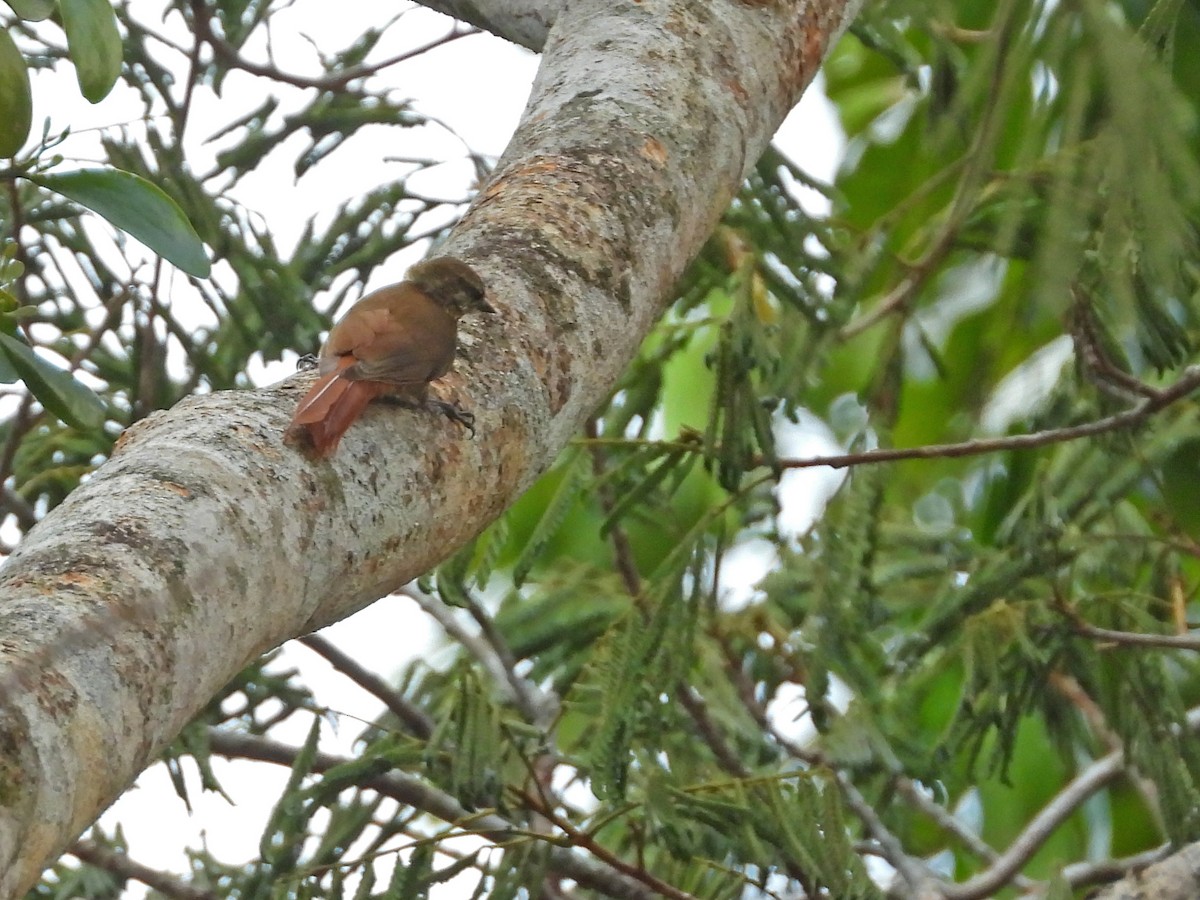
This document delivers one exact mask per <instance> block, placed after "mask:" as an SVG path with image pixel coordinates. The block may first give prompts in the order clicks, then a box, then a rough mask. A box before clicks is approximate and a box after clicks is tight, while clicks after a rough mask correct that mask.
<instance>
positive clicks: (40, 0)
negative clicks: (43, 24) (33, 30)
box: [5, 0, 55, 22]
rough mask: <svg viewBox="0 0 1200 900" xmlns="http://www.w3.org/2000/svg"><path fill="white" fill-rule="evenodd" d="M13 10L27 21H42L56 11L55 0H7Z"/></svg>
mask: <svg viewBox="0 0 1200 900" xmlns="http://www.w3.org/2000/svg"><path fill="white" fill-rule="evenodd" d="M5 2H7V3H8V5H9V6H10V7H12V11H13V12H15V13H16V14H17V15H18V16H20V17H21V18H22V19H24V20H25V21H27V22H40V21H42V19H48V18H50V16H51V15H52V14H53V12H54V6H55V4H54V0H5Z"/></svg>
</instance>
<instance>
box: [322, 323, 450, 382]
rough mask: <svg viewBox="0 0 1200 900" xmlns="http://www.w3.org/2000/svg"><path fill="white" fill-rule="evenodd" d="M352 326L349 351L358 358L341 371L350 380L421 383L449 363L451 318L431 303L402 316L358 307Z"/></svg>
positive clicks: (438, 375) (445, 368)
mask: <svg viewBox="0 0 1200 900" xmlns="http://www.w3.org/2000/svg"><path fill="white" fill-rule="evenodd" d="M357 325H358V328H357V329H356V330H357V332H358V334H357V335H356V337H357V339H356V340H355V341H354V344H353V346H352V348H351V349H350V350H349V352H350V353H351V354H352V355H353V356H354V357H355V358H356V359H357V360H358V361H357V362H356V363H355V364H354V365H352V366H350V367H349V368H347V369H346V370H345V373H344V375H345V377H346V378H349V379H351V380H354V381H386V382H388V383H391V384H424V383H425V382H427V381H432V380H433V379H435V378H440V377H441V376H442V375H445V374H446V372H447V371H449V369H450V365H451V364H452V363H453V362H454V345H455V337H456V331H457V329H456V328H455V323H454V319H453V317H452V316H450V314H449V313H447V312H445V311H444V310H443V309H441V308H440V307H437V306H434V305H433V304H430V305H429V306H428V307H426V308H422V309H420V310H419V314H418V315H406V316H404V317H403V318H400V317H397V316H395V315H393V314H392V313H391V312H390V311H389V310H387V309H371V310H363V313H362V315H361V316H360V317H359V322H358V323H357Z"/></svg>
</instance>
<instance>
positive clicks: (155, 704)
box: [0, 0, 857, 897]
mask: <svg viewBox="0 0 1200 900" xmlns="http://www.w3.org/2000/svg"><path fill="white" fill-rule="evenodd" d="M856 7H857V3H856V2H855V0H807V2H801V0H797V2H789V3H771V4H762V3H750V2H739V0H711V2H706V3H694V2H692V0H642V2H634V0H580V2H572V3H570V4H568V5H567V7H566V8H565V9H564V10H563V11H562V12H561V13H560V14H559V16H558V20H557V21H556V23H555V26H554V28H553V30H552V31H551V33H550V35H549V37H548V38H547V40H546V43H545V53H544V58H543V61H542V66H541V69H540V71H539V74H538V77H537V80H536V82H535V84H534V88H533V93H532V96H531V98H530V101H529V104H528V106H527V109H526V113H525V117H524V120H523V122H522V123H521V125H520V127H519V128H518V131H517V133H516V135H515V136H514V138H513V140H512V143H511V144H510V145H509V147H508V149H507V151H506V152H505V154H504V156H503V157H502V159H501V160H500V163H499V165H498V167H497V170H496V173H495V175H494V177H493V179H492V181H491V182H490V183H489V184H488V185H487V186H486V187H485V188H484V189H483V190H482V192H481V193H480V195H479V196H478V198H477V199H476V201H475V203H474V205H473V206H472V207H471V209H470V210H469V211H468V212H467V214H466V216H465V218H464V219H463V221H462V222H461V223H460V224H459V226H458V227H457V229H456V230H455V232H454V234H453V235H452V236H451V238H450V239H449V241H448V242H447V243H446V245H445V246H444V247H443V248H441V250H442V252H444V253H448V254H452V255H455V256H458V257H461V258H462V259H464V260H466V261H468V262H470V263H471V264H472V265H474V266H475V267H476V268H477V269H478V270H479V272H480V273H481V274H482V275H483V277H484V279H485V281H486V282H487V284H488V286H489V288H490V291H491V295H492V298H493V303H494V305H495V306H497V307H498V308H499V310H500V312H501V315H499V316H496V317H489V318H490V321H487V322H481V323H477V324H473V325H471V326H468V327H466V328H465V329H464V332H465V333H464V334H463V335H462V337H461V344H462V347H463V352H462V353H461V354H460V360H459V363H458V366H457V374H456V375H454V376H453V378H452V379H451V382H452V384H451V387H452V388H453V389H455V390H457V391H459V393H460V394H461V395H462V399H463V400H464V402H465V403H466V405H467V406H468V407H469V408H471V409H473V410H474V411H475V412H476V414H477V416H478V418H477V428H478V437H477V439H476V440H474V441H471V440H468V439H466V438H464V437H463V436H462V435H461V434H459V433H458V431H457V430H456V428H455V427H454V426H453V425H452V424H450V423H447V422H444V421H442V420H441V419H440V418H439V417H437V416H435V415H431V414H425V413H421V412H414V411H412V410H403V409H395V408H389V407H385V406H380V407H379V408H373V409H371V410H369V411H368V412H367V414H366V415H365V416H364V418H363V420H362V421H361V422H359V423H358V424H356V425H355V427H354V428H353V429H352V430H351V432H350V434H349V435H348V436H347V438H346V439H345V441H343V444H342V448H341V450H340V451H339V453H338V455H337V456H336V457H335V458H334V459H333V460H332V461H330V462H316V461H313V460H311V459H309V458H308V457H306V456H305V455H303V454H302V453H301V452H299V451H297V450H296V449H294V448H292V447H288V446H285V445H284V444H283V442H282V434H283V430H284V427H285V425H286V423H287V421H288V416H289V415H290V413H291V410H292V408H293V406H294V404H295V402H296V400H297V398H298V396H299V394H300V392H301V391H302V390H303V389H304V388H305V387H306V386H307V384H308V376H300V377H297V378H294V379H291V380H290V381H289V382H288V383H285V384H283V385H281V386H277V387H275V388H272V389H268V390H261V391H254V392H249V391H247V392H237V393H221V394H216V395H211V396H205V397H193V398H191V399H189V400H186V401H184V402H183V403H180V404H179V405H178V406H176V407H175V408H174V409H172V410H170V411H168V412H165V413H159V414H156V415H152V416H150V417H149V418H148V419H146V420H145V421H143V422H141V423H139V424H138V425H137V426H136V427H134V428H132V429H130V430H129V432H127V433H126V435H125V436H124V437H123V439H122V440H121V441H120V442H118V444H117V447H116V449H115V451H114V454H113V458H112V459H111V460H110V461H109V462H108V463H107V464H105V465H104V466H102V467H101V468H100V469H99V470H98V471H97V472H96V473H95V474H94V475H93V477H92V478H91V479H90V480H89V481H88V482H87V483H85V484H84V485H82V486H81V487H80V488H79V489H78V490H76V491H75V492H74V493H73V494H72V495H71V496H70V497H68V498H67V500H66V501H65V502H64V503H63V504H62V505H61V506H59V507H58V508H57V509H56V510H55V511H54V512H53V513H51V514H50V515H49V516H47V517H46V519H45V520H44V521H43V522H42V523H41V525H39V526H38V527H37V528H34V529H33V530H32V531H31V532H30V533H29V534H28V536H27V537H26V538H25V540H24V542H23V543H22V544H21V546H20V547H19V548H18V549H17V550H16V552H15V553H13V555H12V556H11V557H10V559H9V560H8V562H7V564H6V565H5V567H4V569H3V571H2V572H0V634H2V635H3V637H4V639H3V641H2V642H0V778H2V781H3V786H4V790H3V792H0V896H3V897H11V896H15V895H19V894H21V893H22V892H23V891H24V890H25V889H26V888H27V887H28V886H29V885H30V884H31V883H32V882H33V881H34V880H35V879H36V878H37V875H38V873H39V872H40V871H41V869H42V866H43V865H44V864H45V863H46V861H47V860H50V859H52V858H53V857H54V856H55V855H57V854H58V853H60V852H61V851H62V850H63V848H65V847H66V846H67V845H68V844H69V843H70V842H71V840H73V839H74V837H75V836H76V835H77V834H79V833H80V832H81V831H83V829H84V828H85V827H87V825H88V824H90V823H91V821H92V820H93V819H94V818H95V817H96V816H97V815H98V814H99V813H100V812H101V811H102V810H103V809H104V808H105V807H106V806H107V805H108V804H109V803H111V802H112V801H113V799H115V798H116V797H117V796H118V795H119V794H120V793H121V791H122V790H124V789H125V788H126V787H127V786H128V785H129V784H130V783H131V781H132V780H133V778H134V777H135V776H136V774H137V773H138V772H139V771H140V770H141V769H142V768H143V767H144V766H145V765H146V764H147V763H148V762H150V761H152V760H153V759H154V758H156V756H157V755H158V753H159V752H160V751H161V750H162V748H163V747H165V746H166V745H167V744H168V743H169V741H170V740H171V739H172V738H173V737H174V735H175V734H176V733H177V732H178V731H179V729H180V728H182V727H183V725H184V724H185V723H186V722H187V721H188V720H189V719H190V718H191V717H192V716H193V715H195V713H196V712H197V711H198V710H200V709H201V708H202V707H203V706H204V704H205V702H206V701H207V700H208V698H209V697H210V696H211V695H212V694H213V693H214V692H215V691H217V690H218V689H219V688H220V687H221V686H222V685H223V684H225V683H226V682H227V681H228V680H229V679H230V678H231V677H232V676H233V675H234V674H235V673H237V672H238V671H239V670H240V669H241V668H242V667H243V666H244V665H246V663H247V662H249V661H250V660H252V659H253V658H254V657H255V656H256V655H257V654H259V653H261V652H263V651H264V650H267V649H268V648H270V647H273V646H275V645H277V644H279V643H281V642H282V641H284V640H286V639H288V638H291V637H295V636H297V635H301V634H305V633H307V632H309V631H312V630H313V629H315V628H318V627H320V626H322V625H325V624H327V623H329V622H332V621H335V620H337V619H340V618H342V617H344V616H346V615H349V614H350V613H352V612H354V611H356V610H358V609H360V608H362V607H363V606H365V605H367V604H368V603H370V602H372V601H374V600H376V599H378V598H379V597H381V596H383V595H385V594H387V593H388V592H390V591H394V590H395V589H397V588H398V587H400V586H401V585H403V584H404V583H406V582H407V581H409V580H410V579H412V578H413V577H415V576H416V575H418V574H419V573H421V572H423V571H426V570H428V569H429V568H430V567H432V566H433V565H435V564H436V563H437V562H439V561H440V560H442V559H443V558H445V557H446V556H447V555H448V554H450V553H451V552H453V551H454V549H456V548H457V547H459V546H461V545H462V544H463V543H464V542H465V541H467V540H469V539H470V538H472V537H473V536H474V535H475V534H477V533H478V532H479V531H480V530H481V529H482V528H483V527H484V526H486V525H487V524H488V522H490V521H491V520H493V519H494V518H495V517H496V516H498V515H499V514H500V513H501V512H502V511H503V510H504V509H505V508H506V507H507V506H508V505H509V504H510V503H512V502H513V501H514V500H515V499H516V498H517V497H518V496H519V495H520V493H521V492H522V491H523V490H524V489H525V488H526V487H528V486H529V485H530V484H531V483H532V482H533V480H534V479H535V478H536V477H537V476H538V475H539V474H541V473H542V472H543V471H544V470H545V469H546V468H547V467H548V466H549V465H550V463H551V462H552V460H553V459H554V458H555V456H556V455H557V453H558V451H559V450H560V449H561V448H562V447H563V446H564V445H565V444H566V443H567V441H568V439H569V438H570V437H571V436H572V435H573V434H575V433H576V432H577V431H578V429H579V427H580V426H581V424H582V423H583V422H584V420H585V418H586V417H587V415H588V414H590V413H591V412H592V411H593V410H594V409H595V407H596V405H597V404H598V403H600V402H601V401H602V400H603V398H604V396H605V395H606V394H607V393H608V391H609V390H610V389H611V386H612V385H613V384H614V383H615V381H616V379H617V377H618V376H619V374H620V373H621V371H622V369H623V368H624V367H625V365H626V364H627V362H628V361H629V359H630V358H631V357H632V355H633V353H634V352H635V350H636V348H637V347H638V345H639V344H640V342H641V340H642V338H643V336H644V335H645V334H646V332H647V331H648V330H649V328H650V326H651V324H652V323H653V322H654V320H655V319H656V318H657V316H658V315H659V313H660V311H661V309H662V304H663V301H664V299H665V298H666V297H667V296H668V295H669V292H670V289H671V286H672V285H673V283H674V282H675V280H676V279H677V278H678V276H679V275H680V273H681V272H682V271H683V269H684V267H685V266H686V265H687V263H688V261H689V260H690V259H691V258H692V257H693V256H694V255H695V254H696V253H697V252H698V251H699V249H700V247H701V244H702V242H703V241H704V240H705V238H706V237H707V235H708V234H709V232H710V231H711V230H712V228H713V226H714V224H715V223H716V221H717V219H718V217H719V216H720V214H721V212H722V211H723V210H724V209H725V207H726V206H727V205H728V203H729V200H730V199H731V198H732V197H733V195H734V193H735V192H736V191H737V189H738V186H739V185H740V184H741V181H742V179H743V177H744V176H745V174H746V173H747V171H748V170H749V168H750V167H751V166H752V165H753V164H754V162H755V160H756V159H757V158H758V156H759V155H760V154H761V152H762V150H763V149H764V148H765V146H766V144H767V142H768V140H769V139H770V137H771V134H772V133H773V132H774V130H775V128H776V127H777V126H778V125H779V123H780V121H782V119H783V117H784V116H785V115H786V113H787V112H788V110H789V109H791V107H792V106H793V105H794V104H795V102H796V101H797V100H798V99H799V96H800V94H801V92H802V91H803V89H804V87H805V86H806V85H807V84H808V82H809V81H810V80H811V78H812V76H813V75H814V73H815V72H816V70H817V67H818V66H819V64H820V62H821V59H822V57H823V56H824V54H825V51H826V49H827V47H828V46H829V44H830V43H831V42H832V40H833V39H834V38H835V37H836V36H837V34H838V33H839V32H840V30H841V29H842V28H843V27H844V26H845V25H846V23H847V21H848V19H849V17H850V16H851V15H852V14H853V12H854V11H855V9H856Z"/></svg>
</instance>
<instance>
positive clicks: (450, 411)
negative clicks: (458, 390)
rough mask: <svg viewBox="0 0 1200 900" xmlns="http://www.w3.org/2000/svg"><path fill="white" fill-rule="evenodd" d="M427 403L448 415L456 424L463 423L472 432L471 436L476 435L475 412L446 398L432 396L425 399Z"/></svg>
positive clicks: (431, 407)
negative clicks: (440, 398) (439, 398)
mask: <svg viewBox="0 0 1200 900" xmlns="http://www.w3.org/2000/svg"><path fill="white" fill-rule="evenodd" d="M425 404H426V405H427V406H428V407H429V408H430V409H434V410H438V411H439V412H441V413H442V414H443V415H445V416H446V418H447V419H449V420H450V421H451V422H454V423H455V424H456V425H461V426H462V427H463V428H465V429H467V431H469V432H470V433H471V437H472V438H474V437H475V413H473V412H470V411H469V410H466V409H463V408H462V407H461V406H459V405H458V404H457V403H450V402H448V401H446V400H438V399H435V398H430V399H428V400H426V401H425Z"/></svg>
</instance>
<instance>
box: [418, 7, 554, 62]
mask: <svg viewBox="0 0 1200 900" xmlns="http://www.w3.org/2000/svg"><path fill="white" fill-rule="evenodd" d="M418 2H420V4H421V5H422V6H427V7H429V8H430V9H433V10H437V11H438V12H440V13H445V14H446V15H448V16H452V17H453V18H455V19H458V20H459V21H460V22H469V23H470V24H472V25H474V26H475V27H477V28H482V29H483V30H484V31H488V32H491V33H492V34H494V35H496V36H497V37H502V38H504V39H505V40H509V41H512V42H513V43H514V44H520V45H521V46H522V47H526V48H528V49H529V50H541V49H542V46H543V45H544V44H545V43H546V36H547V35H548V34H549V33H550V28H551V26H552V25H554V20H555V19H556V18H557V17H558V11H559V8H560V7H562V5H563V2H564V0H418Z"/></svg>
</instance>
